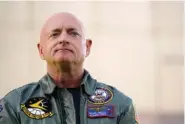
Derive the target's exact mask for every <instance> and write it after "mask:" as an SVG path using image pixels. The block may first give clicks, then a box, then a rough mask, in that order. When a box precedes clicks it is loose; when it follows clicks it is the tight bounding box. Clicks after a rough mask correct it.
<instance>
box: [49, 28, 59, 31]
mask: <svg viewBox="0 0 185 124" xmlns="http://www.w3.org/2000/svg"><path fill="white" fill-rule="evenodd" d="M60 31H61V29H60V28H55V29H53V30H51V32H60Z"/></svg>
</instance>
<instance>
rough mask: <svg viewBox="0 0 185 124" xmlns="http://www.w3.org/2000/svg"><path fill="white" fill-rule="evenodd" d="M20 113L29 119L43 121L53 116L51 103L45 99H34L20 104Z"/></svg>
mask: <svg viewBox="0 0 185 124" xmlns="http://www.w3.org/2000/svg"><path fill="white" fill-rule="evenodd" d="M21 109H22V111H23V112H24V113H25V114H26V115H27V116H28V117H30V118H33V119H43V118H47V117H50V116H52V115H53V113H52V112H51V110H52V108H51V103H50V101H49V100H48V99H47V98H45V97H35V98H31V99H29V100H28V101H26V103H25V104H21Z"/></svg>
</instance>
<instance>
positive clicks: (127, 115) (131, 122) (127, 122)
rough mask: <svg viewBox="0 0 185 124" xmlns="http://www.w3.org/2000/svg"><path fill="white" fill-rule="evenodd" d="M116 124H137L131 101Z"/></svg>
mask: <svg viewBox="0 0 185 124" xmlns="http://www.w3.org/2000/svg"><path fill="white" fill-rule="evenodd" d="M118 124H139V123H138V120H137V117H136V112H135V108H134V106H133V103H132V100H131V102H130V104H129V105H128V107H127V108H126V110H125V112H123V113H122V114H121V116H120V121H119V123H118Z"/></svg>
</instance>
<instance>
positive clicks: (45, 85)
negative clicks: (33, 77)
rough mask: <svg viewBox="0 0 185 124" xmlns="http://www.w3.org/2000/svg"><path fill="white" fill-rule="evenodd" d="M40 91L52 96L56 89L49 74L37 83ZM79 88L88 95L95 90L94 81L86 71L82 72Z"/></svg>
mask: <svg viewBox="0 0 185 124" xmlns="http://www.w3.org/2000/svg"><path fill="white" fill-rule="evenodd" d="M39 83H40V85H41V87H42V90H43V92H44V93H45V94H52V93H53V91H54V90H55V88H56V87H57V86H56V85H55V83H54V80H53V79H52V78H51V76H50V75H49V74H46V75H45V76H44V77H43V78H42V79H41V80H40V81H39ZM81 88H84V91H85V92H86V93H87V94H88V95H93V93H94V91H95V89H96V80H95V79H93V78H92V77H91V75H90V74H89V72H88V71H87V70H84V76H83V78H82V81H81Z"/></svg>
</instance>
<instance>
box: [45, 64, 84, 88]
mask: <svg viewBox="0 0 185 124" xmlns="http://www.w3.org/2000/svg"><path fill="white" fill-rule="evenodd" d="M47 71H48V74H49V75H50V76H51V77H52V79H53V80H54V83H55V85H57V86H58V87H60V88H78V87H80V84H81V80H82V78H83V74H84V69H83V68H75V69H74V68H73V69H69V70H68V71H63V70H62V69H61V68H57V67H50V66H48V68H47Z"/></svg>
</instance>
